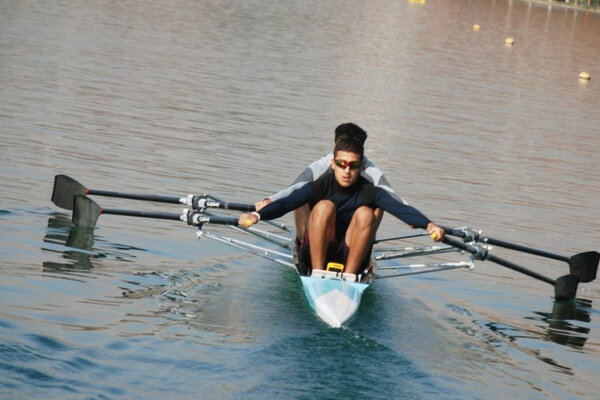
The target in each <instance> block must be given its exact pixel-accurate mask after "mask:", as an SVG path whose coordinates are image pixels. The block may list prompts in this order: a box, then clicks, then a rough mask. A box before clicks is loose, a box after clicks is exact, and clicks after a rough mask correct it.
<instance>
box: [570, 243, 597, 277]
mask: <svg viewBox="0 0 600 400" xmlns="http://www.w3.org/2000/svg"><path fill="white" fill-rule="evenodd" d="M598 263H600V253H598V252H597V251H586V252H585V253H579V254H575V255H574V256H572V257H571V258H570V259H569V270H570V272H571V274H573V275H577V276H578V277H579V280H580V281H581V282H591V281H593V280H594V279H596V273H597V272H598Z"/></svg>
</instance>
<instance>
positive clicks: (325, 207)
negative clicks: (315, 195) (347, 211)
mask: <svg viewBox="0 0 600 400" xmlns="http://www.w3.org/2000/svg"><path fill="white" fill-rule="evenodd" d="M334 215H335V204H334V203H333V202H332V201H331V200H321V201H319V202H318V203H317V204H315V206H314V207H313V209H312V212H311V213H310V216H311V218H313V217H315V218H317V217H318V218H324V217H328V216H334Z"/></svg>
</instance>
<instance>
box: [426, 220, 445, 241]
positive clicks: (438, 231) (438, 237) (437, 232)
mask: <svg viewBox="0 0 600 400" xmlns="http://www.w3.org/2000/svg"><path fill="white" fill-rule="evenodd" d="M427 233H429V236H431V238H432V239H433V241H434V242H441V241H442V239H443V238H444V235H445V234H446V233H445V232H444V230H443V229H442V228H440V227H439V226H437V225H436V224H434V223H433V222H430V223H429V224H428V225H427Z"/></svg>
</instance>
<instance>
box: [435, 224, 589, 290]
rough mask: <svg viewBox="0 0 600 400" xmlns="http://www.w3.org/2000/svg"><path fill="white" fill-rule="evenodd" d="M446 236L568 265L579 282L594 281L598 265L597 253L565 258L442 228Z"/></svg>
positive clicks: (475, 234) (468, 231)
mask: <svg viewBox="0 0 600 400" xmlns="http://www.w3.org/2000/svg"><path fill="white" fill-rule="evenodd" d="M443 229H444V230H445V231H446V233H447V234H450V235H453V236H458V237H461V238H463V239H465V240H468V241H476V242H481V243H486V244H491V245H494V246H499V247H504V248H507V249H510V250H515V251H520V252H523V253H528V254H533V255H536V256H540V257H546V258H550V259H553V260H558V261H564V262H566V263H568V264H569V273H570V274H572V275H576V276H578V277H579V281H580V282H584V283H587V282H591V281H593V280H594V279H596V274H597V272H598V264H599V263H600V253H598V252H597V251H586V252H583V253H578V254H575V255H573V256H571V257H566V256H563V255H560V254H554V253H551V252H549V251H546V250H540V249H535V248H533V247H527V246H523V245H520V244H516V243H511V242H507V241H504V240H500V239H494V238H491V237H488V236H483V235H481V233H480V232H476V231H474V230H472V229H451V228H443Z"/></svg>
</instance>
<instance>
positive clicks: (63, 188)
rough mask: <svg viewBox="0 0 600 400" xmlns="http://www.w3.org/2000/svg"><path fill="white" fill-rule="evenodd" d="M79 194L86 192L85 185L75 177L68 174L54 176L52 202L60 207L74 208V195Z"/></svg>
mask: <svg viewBox="0 0 600 400" xmlns="http://www.w3.org/2000/svg"><path fill="white" fill-rule="evenodd" d="M77 194H85V187H84V186H83V185H82V184H81V183H79V182H77V181H76V180H75V179H73V178H71V177H69V176H67V175H56V176H55V177H54V188H52V202H53V203H54V204H56V205H57V206H58V207H60V208H64V209H67V210H72V209H73V206H74V204H73V197H74V196H75V195H77Z"/></svg>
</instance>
